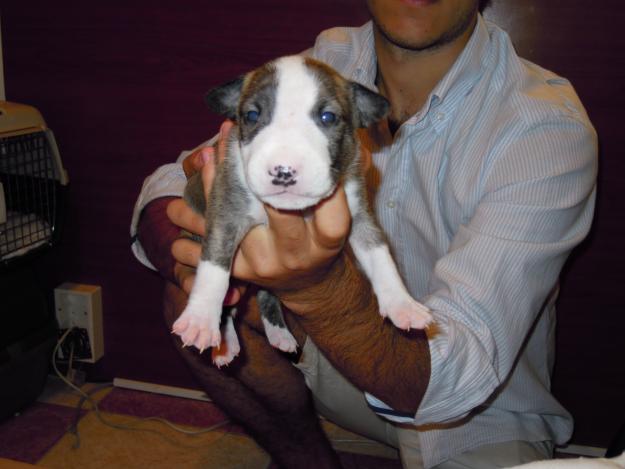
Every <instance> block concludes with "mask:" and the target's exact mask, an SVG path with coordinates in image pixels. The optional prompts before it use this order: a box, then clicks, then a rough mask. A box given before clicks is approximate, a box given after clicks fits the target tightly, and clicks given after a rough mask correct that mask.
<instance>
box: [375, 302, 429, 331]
mask: <svg viewBox="0 0 625 469" xmlns="http://www.w3.org/2000/svg"><path fill="white" fill-rule="evenodd" d="M380 306H381V309H380V314H381V315H382V317H388V318H389V319H390V320H391V321H392V322H393V324H395V326H396V327H397V328H399V329H403V330H406V331H407V330H410V329H425V328H426V327H428V326H429V325H430V324H431V323H432V321H433V320H434V318H432V314H431V313H430V309H429V308H428V307H427V306H424V305H422V304H421V303H419V302H418V301H415V300H413V299H412V298H411V297H410V296H404V295H402V296H401V297H397V298H395V299H393V300H391V301H389V302H386V303H383V304H381V305H380Z"/></svg>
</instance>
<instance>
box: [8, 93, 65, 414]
mask: <svg viewBox="0 0 625 469" xmlns="http://www.w3.org/2000/svg"><path fill="white" fill-rule="evenodd" d="M66 186H67V175H66V173H65V170H64V169H63V167H62V164H61V159H60V157H59V153H58V150H57V147H56V143H55V141H54V136H53V134H52V131H51V130H50V129H48V128H47V127H46V125H45V122H44V120H43V118H42V116H41V114H40V113H39V112H38V111H37V110H36V109H35V108H33V107H30V106H25V105H20V104H14V103H9V102H5V101H0V321H2V322H1V325H0V382H2V386H0V419H3V418H5V417H7V416H9V415H11V414H13V413H14V412H16V411H18V410H19V409H20V408H22V407H24V406H25V405H27V404H28V403H30V402H31V401H32V400H34V399H35V398H36V397H37V396H38V395H39V394H40V392H41V390H42V388H43V385H44V384H45V381H46V376H47V374H48V366H49V362H50V356H51V353H52V348H53V347H54V344H55V343H56V337H57V326H56V320H55V317H54V312H53V310H52V308H50V305H49V299H48V298H49V297H48V295H47V294H46V290H45V288H43V287H42V286H41V282H40V281H39V280H38V275H37V272H38V261H40V258H39V255H38V254H41V253H42V252H44V251H45V250H47V249H49V248H50V247H51V246H52V245H53V244H54V243H55V242H56V241H57V239H58V235H59V228H60V220H61V214H62V208H63V205H64V204H63V203H62V200H63V193H64V188H65V187H66Z"/></svg>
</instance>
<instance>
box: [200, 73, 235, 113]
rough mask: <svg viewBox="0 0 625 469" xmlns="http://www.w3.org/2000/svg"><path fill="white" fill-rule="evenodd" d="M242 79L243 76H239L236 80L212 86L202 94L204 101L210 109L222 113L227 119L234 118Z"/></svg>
mask: <svg viewBox="0 0 625 469" xmlns="http://www.w3.org/2000/svg"><path fill="white" fill-rule="evenodd" d="M243 80H244V77H243V76H241V77H239V78H237V79H236V80H232V81H230V82H228V83H226V84H224V85H221V86H218V87H216V88H213V89H212V90H210V91H209V92H208V93H206V96H204V102H205V103H206V104H207V105H208V107H209V108H210V110H211V111H213V112H216V113H217V114H222V115H224V116H226V117H227V118H228V119H231V120H236V117H237V107H238V105H239V98H240V97H241V89H242V88H243Z"/></svg>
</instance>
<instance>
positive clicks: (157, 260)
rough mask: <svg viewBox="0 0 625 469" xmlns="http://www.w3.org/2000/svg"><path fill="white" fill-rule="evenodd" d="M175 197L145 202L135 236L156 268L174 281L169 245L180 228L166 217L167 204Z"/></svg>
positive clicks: (176, 237)
mask: <svg viewBox="0 0 625 469" xmlns="http://www.w3.org/2000/svg"><path fill="white" fill-rule="evenodd" d="M174 199H176V197H161V198H159V199H155V200H153V201H152V202H150V203H149V204H147V205H146V206H145V207H144V209H143V211H142V212H141V217H140V218H139V225H138V228H137V237H138V239H139V242H140V243H141V246H142V248H143V251H144V252H145V254H146V256H147V258H148V259H149V260H150V262H151V263H152V265H153V266H154V267H156V270H158V272H159V273H160V274H161V275H162V276H163V277H164V278H166V279H167V280H170V281H172V282H174V283H177V282H176V279H175V275H174V265H175V262H176V261H175V259H174V257H173V256H172V254H171V245H172V243H173V242H174V241H175V240H176V239H178V237H179V236H180V228H179V227H178V226H176V225H174V224H173V223H172V222H171V221H170V220H169V218H168V217H167V205H168V204H169V203H170V202H171V201H172V200H174Z"/></svg>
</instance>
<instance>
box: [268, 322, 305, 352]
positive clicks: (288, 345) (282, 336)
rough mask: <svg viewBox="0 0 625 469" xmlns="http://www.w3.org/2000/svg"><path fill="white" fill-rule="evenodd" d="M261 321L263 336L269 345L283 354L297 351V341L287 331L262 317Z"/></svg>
mask: <svg viewBox="0 0 625 469" xmlns="http://www.w3.org/2000/svg"><path fill="white" fill-rule="evenodd" d="M262 320H263V326H264V327H265V335H266V336H267V339H268V340H269V343H270V344H271V345H273V346H274V347H275V348H277V349H280V350H282V351H283V352H295V351H296V350H297V341H296V340H295V337H293V335H291V333H290V332H289V331H288V329H285V328H283V327H278V326H275V325H273V324H271V323H270V322H269V321H267V319H265V318H264V317H263V318H262Z"/></svg>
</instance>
